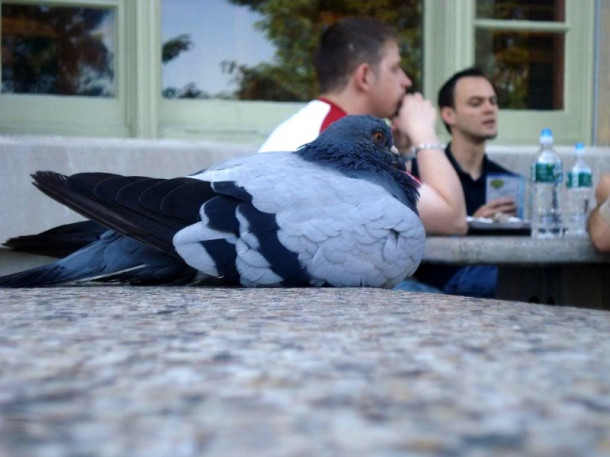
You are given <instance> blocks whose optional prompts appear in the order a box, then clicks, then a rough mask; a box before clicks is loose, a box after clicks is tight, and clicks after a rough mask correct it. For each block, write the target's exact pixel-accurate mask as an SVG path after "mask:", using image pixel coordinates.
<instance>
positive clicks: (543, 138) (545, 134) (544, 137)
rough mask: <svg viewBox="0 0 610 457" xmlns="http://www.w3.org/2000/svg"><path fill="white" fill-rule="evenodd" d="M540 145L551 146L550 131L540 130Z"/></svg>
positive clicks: (551, 135)
mask: <svg viewBox="0 0 610 457" xmlns="http://www.w3.org/2000/svg"><path fill="white" fill-rule="evenodd" d="M540 144H553V132H552V131H551V129H542V132H540Z"/></svg>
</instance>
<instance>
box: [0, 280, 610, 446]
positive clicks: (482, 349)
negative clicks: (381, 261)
mask: <svg viewBox="0 0 610 457" xmlns="http://www.w3.org/2000/svg"><path fill="white" fill-rule="evenodd" d="M0 455H2V456H10V457H21V456H28V457H29V456H34V457H38V456H41V457H42V456H44V457H46V456H49V457H55V456H58V457H59V456H62V457H66V456H68V457H71V456H79V457H80V456H130V457H140V456H141V457H156V456H168V457H170V456H171V457H177V456H223V457H224V456H245V455H248V456H265V457H267V456H269V457H274V456H299V457H300V456H303V457H306V456H307V457H309V456H371V455H374V456H420V455H421V456H424V455H425V456H428V455H429V456H553V457H562V456H587V457H596V456H608V455H610V312H607V311H595V310H587V309H576V308H560V307H551V306H542V305H531V304H525V303H516V302H504V301H494V300H476V299H468V298H458V297H449V296H440V295H426V294H416V293H408V292H398V291H385V290H374V289H323V290H310V289H307V290H295V289H284V290H264V289H258V290H243V289H219V288H214V289H205V288H131V287H80V288H78V287H76V288H57V289H34V290H2V291H0Z"/></svg>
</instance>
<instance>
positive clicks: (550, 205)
mask: <svg viewBox="0 0 610 457" xmlns="http://www.w3.org/2000/svg"><path fill="white" fill-rule="evenodd" d="M562 178H563V166H562V163H561V159H560V158H559V156H558V155H557V153H556V152H555V150H554V149H553V133H552V132H551V129H543V130H542V133H541V134H540V152H539V153H538V156H537V158H536V161H535V162H534V163H533V164H532V195H531V197H532V198H531V205H532V206H531V224H532V237H533V238H559V237H561V236H562V231H563V227H562V223H561V204H560V191H561V181H562Z"/></svg>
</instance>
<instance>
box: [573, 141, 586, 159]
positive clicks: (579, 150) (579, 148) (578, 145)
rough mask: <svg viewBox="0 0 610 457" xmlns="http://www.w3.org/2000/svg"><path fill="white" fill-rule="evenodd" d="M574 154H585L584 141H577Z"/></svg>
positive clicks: (579, 155) (580, 155)
mask: <svg viewBox="0 0 610 457" xmlns="http://www.w3.org/2000/svg"><path fill="white" fill-rule="evenodd" d="M574 154H575V155H576V156H578V157H582V156H584V155H585V145H584V144H582V143H576V144H575V145H574Z"/></svg>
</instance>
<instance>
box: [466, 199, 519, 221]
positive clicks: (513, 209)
mask: <svg viewBox="0 0 610 457" xmlns="http://www.w3.org/2000/svg"><path fill="white" fill-rule="evenodd" d="M497 214H506V215H509V216H514V215H516V214H517V205H516V204H515V201H514V200H513V199H512V198H510V197H501V198H496V199H495V200H491V201H490V202H488V203H486V204H484V205H483V206H481V207H480V208H479V209H477V210H476V211H475V213H474V214H473V216H474V217H486V218H489V219H493V218H494V217H496V215H497Z"/></svg>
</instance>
